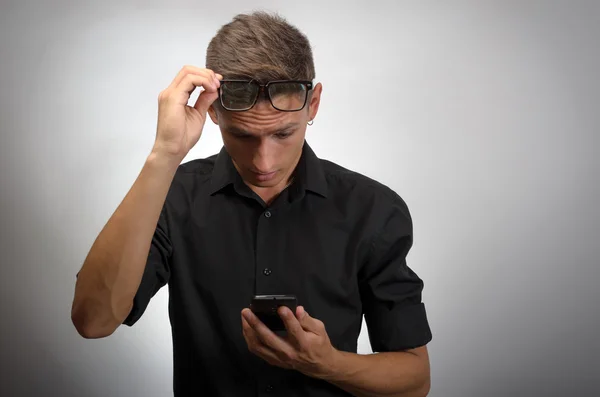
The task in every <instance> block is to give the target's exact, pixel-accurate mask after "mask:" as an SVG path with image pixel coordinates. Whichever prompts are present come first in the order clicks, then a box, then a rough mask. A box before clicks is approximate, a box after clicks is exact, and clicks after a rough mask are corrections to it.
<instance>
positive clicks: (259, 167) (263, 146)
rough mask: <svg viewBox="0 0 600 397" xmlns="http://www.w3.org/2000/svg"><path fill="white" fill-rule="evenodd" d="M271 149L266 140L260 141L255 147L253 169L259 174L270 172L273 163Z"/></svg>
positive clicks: (270, 144) (269, 143)
mask: <svg viewBox="0 0 600 397" xmlns="http://www.w3.org/2000/svg"><path fill="white" fill-rule="evenodd" d="M273 149H274V148H273V147H272V143H271V142H269V140H268V139H261V141H260V142H259V143H258V146H257V147H256V151H255V153H254V159H253V163H254V167H255V168H256V171H259V172H272V171H274V170H273V166H274V161H273V158H274V156H273Z"/></svg>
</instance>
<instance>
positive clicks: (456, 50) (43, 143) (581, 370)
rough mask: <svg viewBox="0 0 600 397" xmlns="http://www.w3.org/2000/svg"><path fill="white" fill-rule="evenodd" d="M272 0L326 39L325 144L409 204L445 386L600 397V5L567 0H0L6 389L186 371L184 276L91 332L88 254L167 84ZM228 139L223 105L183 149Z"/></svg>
mask: <svg viewBox="0 0 600 397" xmlns="http://www.w3.org/2000/svg"><path fill="white" fill-rule="evenodd" d="M257 8H261V9H266V10H272V11H273V10H274V11H279V12H280V13H281V14H282V15H283V16H285V17H287V18H288V19H289V21H290V22H292V23H294V24H296V25H297V26H299V27H300V28H301V29H302V30H303V31H304V32H305V33H306V34H307V35H308V36H309V38H310V40H311V42H312V44H313V47H314V55H315V61H316V69H317V81H320V82H322V84H323V86H324V90H323V99H322V105H321V110H320V113H319V114H318V116H317V118H316V120H315V124H314V125H313V126H312V127H310V128H309V129H308V135H307V139H308V141H309V142H310V144H311V145H312V146H313V148H314V149H315V151H316V153H317V154H318V155H319V156H320V157H323V158H328V159H330V160H332V161H335V162H338V163H339V164H341V165H343V166H346V167H349V168H351V169H354V170H356V171H359V172H361V173H364V174H366V175H368V176H370V177H372V178H375V179H377V180H379V181H381V182H383V183H385V184H387V185H389V186H390V187H392V188H393V189H394V190H396V191H397V192H398V193H399V194H400V195H401V196H402V197H403V198H404V199H405V200H406V202H407V204H408V205H409V208H410V210H411V213H412V215H413V218H414V222H415V244H414V247H413V249H412V251H411V252H410V254H409V257H408V260H409V264H410V265H411V267H412V268H413V269H414V270H415V271H416V272H417V273H418V274H419V275H420V276H421V277H422V278H423V279H424V280H425V291H424V301H425V302H426V307H427V309H428V314H429V319H430V323H431V327H432V330H433V334H434V339H433V341H432V342H431V344H430V345H429V350H430V355H431V365H432V379H433V384H432V391H431V394H430V395H431V396H434V397H455V396H456V397H458V396H462V397H464V396H592V395H600V380H599V379H600V361H599V360H600V359H599V357H600V342H599V341H598V330H597V328H598V324H599V322H600V321H599V313H600V309H599V308H598V303H599V302H598V301H599V298H600V288H598V287H597V285H596V284H597V283H598V282H599V281H600V271H599V262H600V261H599V258H600V210H599V208H598V203H599V202H600V188H599V181H600V177H599V171H600V161H599V155H600V153H599V151H600V139H599V133H600V116H599V114H600V79H599V77H598V71H599V70H600V50H599V48H600V45H599V44H598V40H599V38H600V6H599V5H598V2H591V1H588V2H586V1H566V0H565V1H562V2H557V1H536V2H533V1H496V2H481V1H480V2H475V1H473V2H466V1H454V2H450V1H439V2H435V3H434V2H427V1H414V2H392V1H388V2H382V1H379V2H378V1H368V2H367V1H364V2H356V1H355V2H348V1H344V2H337V3H336V2H326V1H316V2H311V1H306V0H303V1H296V2H288V1H286V2H268V1H262V2H259V1H256V2H252V3H250V2H246V1H241V0H238V1H219V2H210V3H207V2H202V1H193V2H191V1H190V2H187V3H183V2H166V1H164V2H156V1H154V2H152V1H150V2H149V1H144V2H142V1H139V2H133V1H122V0H120V1H117V0H110V1H103V2H96V4H92V3H89V4H85V3H83V2H67V1H62V2H59V1H54V2H50V1H47V2H43V1H37V2H27V1H20V2H17V1H12V2H6V1H4V2H2V6H1V9H0V57H1V62H0V68H1V69H0V100H1V102H0V120H1V124H0V127H1V145H0V154H1V155H0V166H1V168H0V170H1V172H0V186H1V194H0V208H1V220H2V221H1V223H0V236H1V240H0V253H1V255H0V258H1V259H0V260H1V265H2V269H1V270H2V277H0V283H1V288H0V293H1V294H2V295H1V301H0V308H1V320H0V332H1V338H0V348H1V352H2V355H1V357H2V358H1V360H2V371H0V376H1V377H2V378H1V381H0V395H2V396H46V395H56V396H148V397H151V396H166V395H170V394H171V393H172V388H171V387H172V386H171V381H172V357H171V348H172V345H171V340H170V337H171V335H170V326H169V323H168V317H167V299H168V295H167V291H166V289H163V290H161V291H160V292H159V294H158V295H157V296H156V297H155V299H154V300H153V301H152V302H151V304H150V306H149V309H148V311H147V312H146V313H145V315H144V317H143V318H142V319H141V320H140V321H139V323H138V324H136V326H135V327H133V328H125V327H122V328H120V329H119V330H117V332H116V333H115V334H114V335H112V336H111V337H110V338H107V339H102V340H84V339H82V338H81V337H79V336H78V334H77V332H76V331H75V329H74V327H73V325H72V324H71V320H70V307H71V300H72V297H73V288H74V282H75V274H76V272H77V271H78V270H79V268H80V266H81V264H82V261H83V259H84V257H85V255H86V254H87V252H88V250H89V248H90V246H91V244H92V242H93V240H94V238H95V237H96V235H97V234H98V232H99V231H100V229H101V227H102V226H103V225H104V223H105V222H106V220H107V219H108V217H109V216H110V215H111V214H112V212H113V211H114V209H115V208H116V206H117V205H118V204H119V203H120V201H121V199H122V198H123V197H124V195H125V193H126V192H127V190H128V189H129V187H130V186H131V184H132V183H133V181H134V179H135V178H136V176H137V174H138V173H139V171H140V169H141V166H142V164H143V162H144V159H145V157H146V156H147V154H148V151H149V150H150V148H151V146H152V143H153V139H154V134H155V128H156V116H157V96H158V93H159V92H160V91H161V90H162V89H163V88H164V87H166V86H167V85H168V84H169V83H170V81H171V79H172V78H173V77H174V76H175V74H176V73H177V72H178V71H179V69H180V68H181V66H183V65H184V64H188V63H189V64H194V65H197V66H203V65H204V54H205V49H206V45H207V44H208V41H209V40H210V38H211V37H212V36H213V35H214V33H215V32H216V30H217V29H218V28H219V26H221V25H222V24H224V23H226V22H228V21H229V20H230V18H231V17H233V15H234V14H236V13H238V12H244V11H250V10H252V9H257ZM196 95H197V94H196ZM193 99H195V97H194V98H193ZM220 145H221V138H220V135H219V131H218V129H217V128H216V126H214V125H212V123H210V122H209V123H208V124H207V127H206V129H205V131H204V134H203V136H202V138H201V140H200V143H199V144H198V145H197V146H196V147H195V148H194V149H193V150H192V152H190V154H189V156H188V157H187V158H186V161H187V160H188V159H192V158H197V157H204V156H208V155H211V154H213V153H216V152H217V151H218V150H219V148H220ZM366 332H367V330H366V329H363V333H362V334H361V337H360V341H359V342H360V352H361V353H370V352H371V350H370V347H369V344H368V340H367V334H366Z"/></svg>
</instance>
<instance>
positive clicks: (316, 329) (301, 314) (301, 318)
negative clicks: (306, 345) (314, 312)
mask: <svg viewBox="0 0 600 397" xmlns="http://www.w3.org/2000/svg"><path fill="white" fill-rule="evenodd" d="M296 318H297V319H298V322H299V323H300V325H301V326H302V328H303V329H304V330H306V331H309V332H312V333H314V334H317V335H321V334H322V333H323V331H324V330H325V325H324V324H323V322H321V321H320V320H317V319H316V318H313V317H311V316H310V315H309V314H308V313H307V312H306V310H304V307H303V306H298V307H297V308H296Z"/></svg>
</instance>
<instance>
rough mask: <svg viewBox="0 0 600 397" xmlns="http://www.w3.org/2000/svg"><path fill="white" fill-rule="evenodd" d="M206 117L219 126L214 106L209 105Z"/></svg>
mask: <svg viewBox="0 0 600 397" xmlns="http://www.w3.org/2000/svg"><path fill="white" fill-rule="evenodd" d="M208 115H209V116H210V119H211V120H212V121H213V123H215V124H216V125H219V114H218V113H217V109H215V105H214V104H211V105H210V106H209V107H208Z"/></svg>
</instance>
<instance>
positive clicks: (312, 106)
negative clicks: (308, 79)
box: [308, 83, 323, 120]
mask: <svg viewBox="0 0 600 397" xmlns="http://www.w3.org/2000/svg"><path fill="white" fill-rule="evenodd" d="M322 90H323V85H322V84H321V83H318V84H317V85H316V86H315V88H313V90H312V92H311V93H310V98H309V99H310V101H309V103H308V117H309V120H313V119H314V118H315V117H317V112H318V111H319V104H320V103H321V92H322Z"/></svg>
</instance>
